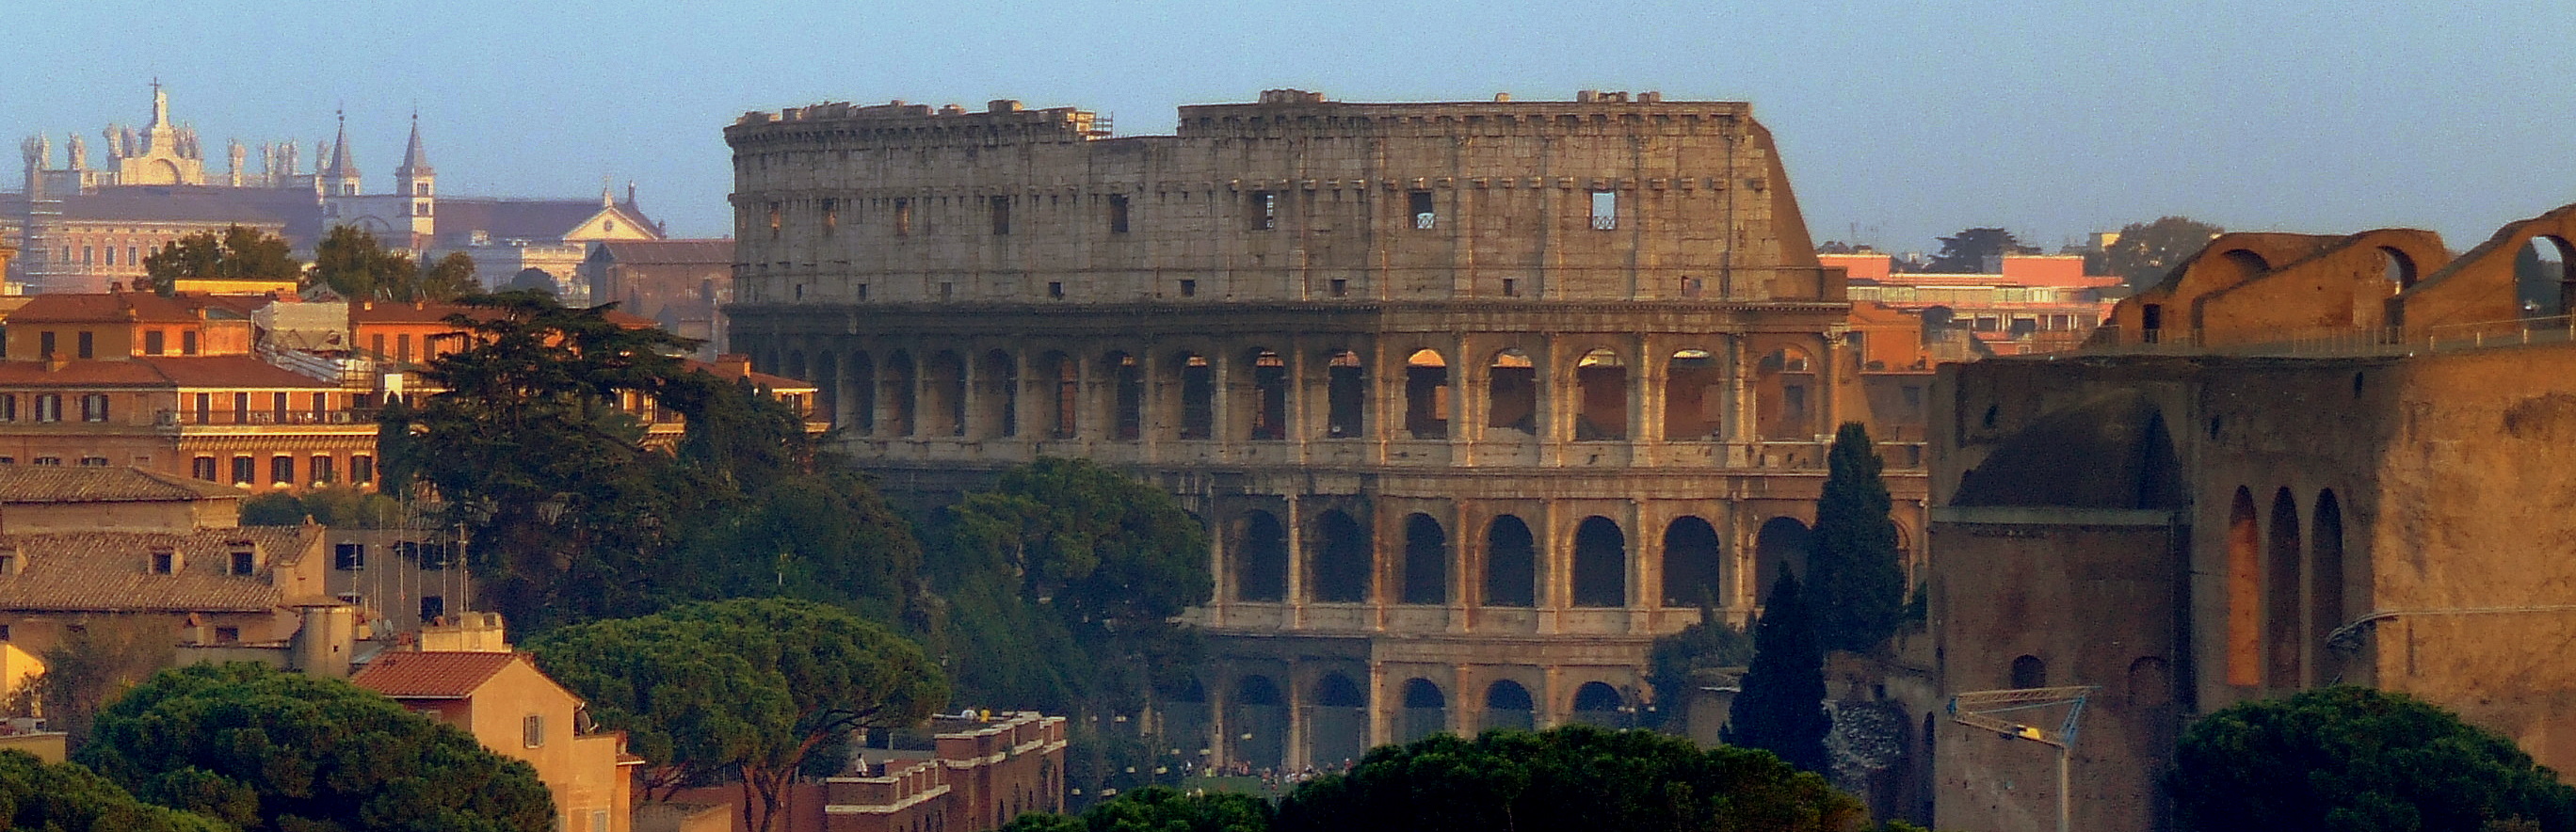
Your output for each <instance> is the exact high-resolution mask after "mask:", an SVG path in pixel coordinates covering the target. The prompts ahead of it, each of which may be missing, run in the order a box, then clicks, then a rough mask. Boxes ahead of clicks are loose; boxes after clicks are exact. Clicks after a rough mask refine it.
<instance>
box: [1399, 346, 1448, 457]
mask: <svg viewBox="0 0 2576 832" xmlns="http://www.w3.org/2000/svg"><path fill="white" fill-rule="evenodd" d="M1404 429H1405V431H1406V432H1408V433H1410V434H1412V436H1413V438H1415V439H1447V438H1449V360H1448V359H1447V358H1443V357H1442V356H1441V355H1440V351H1439V350H1435V349H1419V350H1414V351H1413V354H1412V355H1409V356H1406V357H1405V359H1404Z"/></svg>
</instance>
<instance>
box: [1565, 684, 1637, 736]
mask: <svg viewBox="0 0 2576 832" xmlns="http://www.w3.org/2000/svg"><path fill="white" fill-rule="evenodd" d="M1627 709H1628V698H1627V697H1625V696H1621V695H1620V694H1619V689H1618V688H1615V687H1611V686H1610V683H1608V682H1585V683H1583V685H1582V686H1581V687H1578V688H1575V689H1574V707H1573V708H1572V709H1570V710H1571V711H1572V713H1571V714H1570V715H1569V718H1570V719H1571V720H1572V721H1574V722H1580V723H1584V724H1587V725H1599V726H1602V727H1605V728H1625V727H1628V725H1627V723H1628V720H1627Z"/></svg>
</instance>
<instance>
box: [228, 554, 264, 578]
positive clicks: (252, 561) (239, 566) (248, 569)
mask: <svg viewBox="0 0 2576 832" xmlns="http://www.w3.org/2000/svg"><path fill="white" fill-rule="evenodd" d="M257 571H259V555H258V553H256V552H253V551H251V550H248V549H235V550H233V552H232V572H231V574H235V575H248V574H250V573H253V572H257Z"/></svg>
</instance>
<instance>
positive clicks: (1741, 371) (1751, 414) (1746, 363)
mask: <svg viewBox="0 0 2576 832" xmlns="http://www.w3.org/2000/svg"><path fill="white" fill-rule="evenodd" d="M1726 354H1727V371H1728V372H1727V376H1726V398H1727V413H1728V414H1730V418H1729V419H1728V424H1727V426H1726V441H1727V442H1728V443H1729V444H1731V445H1733V446H1735V448H1736V449H1737V450H1736V453H1738V454H1741V455H1742V456H1741V458H1740V459H1739V460H1737V462H1738V464H1740V465H1750V464H1753V461H1754V457H1755V456H1756V455H1757V454H1756V453H1755V451H1754V449H1753V446H1754V445H1755V444H1756V443H1759V442H1761V441H1762V425H1761V418H1760V413H1761V410H1760V409H1759V408H1757V407H1756V406H1755V402H1754V376H1755V374H1756V371H1758V370H1759V369H1760V366H1761V361H1762V357H1761V356H1759V355H1755V354H1754V352H1753V343H1752V339H1751V338H1750V337H1748V336H1747V335H1745V334H1743V333H1737V334H1736V335H1734V336H1733V337H1730V338H1728V339H1726Z"/></svg>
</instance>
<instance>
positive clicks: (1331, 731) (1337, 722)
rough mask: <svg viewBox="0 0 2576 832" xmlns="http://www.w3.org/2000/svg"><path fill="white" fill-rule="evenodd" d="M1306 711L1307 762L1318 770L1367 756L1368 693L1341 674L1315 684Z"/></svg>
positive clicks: (1336, 673)
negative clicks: (1310, 703) (1318, 768)
mask: <svg viewBox="0 0 2576 832" xmlns="http://www.w3.org/2000/svg"><path fill="white" fill-rule="evenodd" d="M1308 701H1310V702H1313V703H1314V704H1312V705H1309V706H1307V708H1306V738H1307V743H1306V749H1307V752H1306V759H1307V760H1309V761H1311V762H1312V763H1313V764H1314V765H1316V766H1318V767H1322V766H1327V765H1339V764H1341V763H1342V762H1343V761H1345V760H1358V759H1359V758H1360V755H1361V754H1364V753H1367V752H1368V732H1369V716H1368V705H1369V701H1368V692H1367V691H1364V690H1362V689H1361V688H1360V686H1359V685H1358V683H1355V682H1352V681H1351V677H1349V676H1345V675H1342V673H1341V672H1340V671H1334V672H1331V673H1326V674H1324V676H1323V678H1321V679H1317V680H1315V687H1314V690H1313V695H1312V697H1311V698H1310V699H1309V700H1308Z"/></svg>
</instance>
